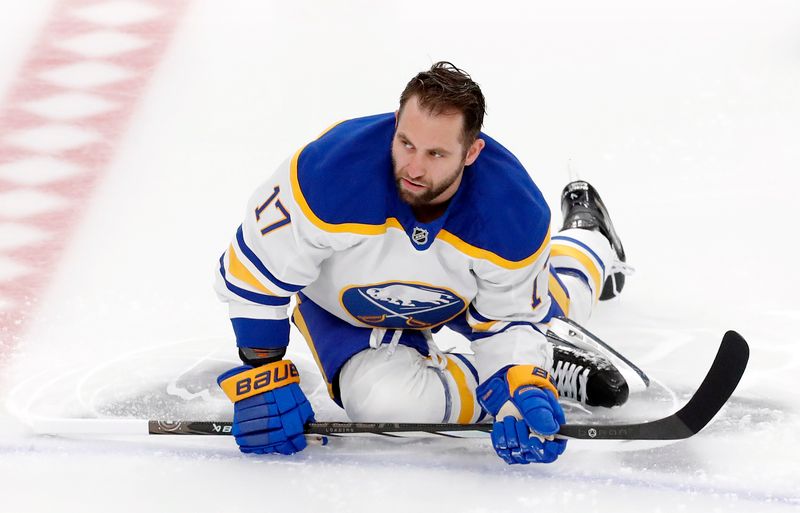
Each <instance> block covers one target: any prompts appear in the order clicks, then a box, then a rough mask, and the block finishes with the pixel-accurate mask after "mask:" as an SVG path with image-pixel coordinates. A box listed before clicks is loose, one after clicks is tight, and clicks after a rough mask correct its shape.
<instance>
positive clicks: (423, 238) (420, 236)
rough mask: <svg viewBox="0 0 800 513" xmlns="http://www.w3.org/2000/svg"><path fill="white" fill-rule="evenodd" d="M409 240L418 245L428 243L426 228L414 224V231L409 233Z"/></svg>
mask: <svg viewBox="0 0 800 513" xmlns="http://www.w3.org/2000/svg"><path fill="white" fill-rule="evenodd" d="M411 240H413V241H414V244H416V245H418V246H424V245H425V244H427V243H428V230H426V229H425V228H420V227H419V226H415V227H414V232H413V233H412V234H411Z"/></svg>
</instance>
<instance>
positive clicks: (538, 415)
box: [476, 365, 567, 464]
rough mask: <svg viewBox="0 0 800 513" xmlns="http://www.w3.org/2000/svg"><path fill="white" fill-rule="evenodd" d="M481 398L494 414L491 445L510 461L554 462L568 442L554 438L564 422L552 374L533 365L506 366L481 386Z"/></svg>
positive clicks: (525, 462)
mask: <svg viewBox="0 0 800 513" xmlns="http://www.w3.org/2000/svg"><path fill="white" fill-rule="evenodd" d="M476 392H477V395H478V401H479V402H480V404H481V406H483V408H484V409H485V410H486V411H488V412H489V413H491V414H492V415H493V416H494V417H495V423H494V426H493V427H492V444H493V445H494V449H495V451H497V454H498V455H499V456H500V457H501V458H503V460H504V461H505V462H506V463H508V464H514V463H521V464H528V463H552V462H553V461H555V460H556V458H558V457H559V455H561V454H562V453H563V452H564V449H566V447H567V441H566V440H563V439H557V438H554V436H553V435H555V434H556V433H557V432H558V428H559V426H560V425H561V424H564V423H565V419H564V410H562V409H561V405H559V404H558V400H557V397H558V390H556V387H555V385H553V383H552V378H551V377H550V374H549V373H548V372H547V371H545V370H544V369H542V368H540V367H535V366H533V365H514V366H510V367H505V368H503V369H501V370H500V371H498V372H496V373H495V374H494V375H492V377H491V378H489V379H488V380H486V382H485V383H482V384H481V385H480V386H478V388H477V390H476Z"/></svg>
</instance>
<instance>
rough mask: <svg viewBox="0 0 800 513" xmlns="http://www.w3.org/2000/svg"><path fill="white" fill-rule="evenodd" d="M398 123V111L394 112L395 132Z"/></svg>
mask: <svg viewBox="0 0 800 513" xmlns="http://www.w3.org/2000/svg"><path fill="white" fill-rule="evenodd" d="M399 121H400V109H397V110H396V111H394V129H395V130H397V123H398V122H399Z"/></svg>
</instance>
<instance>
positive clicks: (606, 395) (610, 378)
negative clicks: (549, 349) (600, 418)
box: [550, 343, 628, 408]
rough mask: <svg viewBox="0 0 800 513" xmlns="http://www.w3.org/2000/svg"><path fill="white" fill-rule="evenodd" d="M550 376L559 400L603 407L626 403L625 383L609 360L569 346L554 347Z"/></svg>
mask: <svg viewBox="0 0 800 513" xmlns="http://www.w3.org/2000/svg"><path fill="white" fill-rule="evenodd" d="M550 374H551V375H552V376H553V379H555V381H556V388H557V389H558V393H559V394H560V396H561V398H562V399H573V400H575V401H578V402H579V403H581V404H585V405H587V406H603V407H606V408H611V407H612V406H620V405H622V404H624V403H625V401H627V400H628V383H627V382H626V381H625V378H624V377H623V376H622V374H620V372H619V371H618V370H617V368H616V367H614V365H613V364H612V363H611V362H610V361H608V360H607V359H605V358H603V357H602V356H600V355H596V354H592V353H589V352H587V351H584V350H582V349H579V348H577V347H575V346H573V345H571V344H568V343H561V344H555V345H554V346H553V368H552V369H551V370H550Z"/></svg>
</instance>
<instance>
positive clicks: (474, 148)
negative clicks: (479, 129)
mask: <svg viewBox="0 0 800 513" xmlns="http://www.w3.org/2000/svg"><path fill="white" fill-rule="evenodd" d="M485 146H486V141H484V140H483V139H475V140H474V141H473V142H472V144H470V146H469V148H468V149H467V155H466V157H464V165H465V166H471V165H472V163H473V162H475V160H477V158H478V155H480V154H481V150H482V149H483V148H484V147H485Z"/></svg>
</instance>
